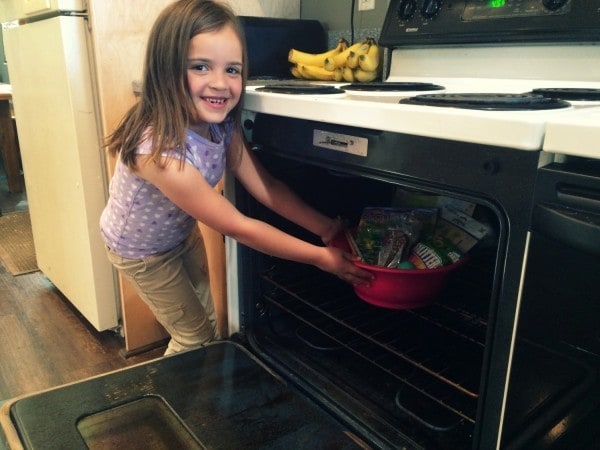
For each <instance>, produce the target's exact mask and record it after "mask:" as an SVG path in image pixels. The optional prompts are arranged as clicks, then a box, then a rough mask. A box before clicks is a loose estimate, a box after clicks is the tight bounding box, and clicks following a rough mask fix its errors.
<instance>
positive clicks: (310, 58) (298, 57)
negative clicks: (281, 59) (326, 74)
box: [288, 39, 348, 67]
mask: <svg viewBox="0 0 600 450" xmlns="http://www.w3.org/2000/svg"><path fill="white" fill-rule="evenodd" d="M346 48H348V41H346V40H345V39H340V40H339V41H338V43H337V45H336V46H335V47H334V48H332V49H331V50H327V51H326V52H323V53H307V52H303V51H301V50H297V49H295V48H292V49H291V50H290V51H289V53H288V61H289V62H291V63H293V64H304V65H308V66H317V67H323V65H324V64H325V59H326V58H330V57H333V56H334V55H337V54H339V53H341V52H343V51H344V50H345V49H346Z"/></svg>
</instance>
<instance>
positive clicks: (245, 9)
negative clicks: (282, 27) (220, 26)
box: [224, 0, 300, 19]
mask: <svg viewBox="0 0 600 450" xmlns="http://www.w3.org/2000/svg"><path fill="white" fill-rule="evenodd" d="M224 1H225V3H228V4H229V5H230V6H231V7H232V8H233V10H234V11H235V13H236V14H237V15H240V16H267V17H282V18H290V19H298V18H299V17H300V0H224Z"/></svg>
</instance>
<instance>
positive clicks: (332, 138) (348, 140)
mask: <svg viewBox="0 0 600 450" xmlns="http://www.w3.org/2000/svg"><path fill="white" fill-rule="evenodd" d="M313 145H314V146H315V147H322V148H328V149H329V150H336V151H338V152H344V153H350V154H352V155H358V156H367V147H368V145H369V140H368V139H367V138H362V137H358V136H350V135H348V134H339V133H331V132H330V131H323V130H314V132H313Z"/></svg>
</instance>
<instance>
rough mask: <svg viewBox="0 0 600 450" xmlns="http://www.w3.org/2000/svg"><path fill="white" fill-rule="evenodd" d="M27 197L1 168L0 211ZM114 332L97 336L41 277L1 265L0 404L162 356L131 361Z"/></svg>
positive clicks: (153, 353)
mask: <svg viewBox="0 0 600 450" xmlns="http://www.w3.org/2000/svg"><path fill="white" fill-rule="evenodd" d="M27 209H28V205H27V195H26V193H21V194H14V193H11V192H9V191H8V187H7V184H6V176H5V174H4V170H3V168H2V167H1V165H0V211H2V213H3V214H6V213H9V212H13V211H23V210H27ZM122 348H123V340H122V338H121V336H120V335H119V334H118V333H117V332H113V331H104V332H98V331H96V330H95V329H94V328H93V327H92V326H91V325H89V324H88V323H87V322H86V320H85V319H84V318H83V317H82V316H81V315H80V314H79V313H78V312H77V311H76V310H75V308H73V306H72V305H71V304H70V303H69V302H68V300H66V299H65V298H64V296H63V295H62V294H61V293H60V292H59V291H58V290H57V289H56V288H55V287H54V286H53V285H52V283H51V282H50V281H49V280H48V279H47V278H46V277H45V276H44V275H43V274H42V273H41V272H34V273H30V274H25V275H18V276H13V275H11V274H10V272H8V270H6V268H5V267H4V265H3V264H2V263H1V262H0V403H2V401H3V400H7V399H10V398H14V397H17V396H21V395H24V394H29V393H33V392H37V391H40V390H44V389H48V388H52V387H55V386H59V385H61V384H65V383H70V382H74V381H77V380H81V379H84V378H89V377H91V376H95V375H99V374H102V373H106V372H109V371H113V370H118V369H121V368H125V367H128V366H132V365H135V364H139V363H142V362H145V361H149V360H152V359H155V358H159V357H161V356H162V353H163V352H164V347H160V348H156V349H153V350H150V351H148V352H146V353H142V354H138V355H135V356H132V357H130V358H125V357H123V356H122V355H121V354H120V351H121V350H122Z"/></svg>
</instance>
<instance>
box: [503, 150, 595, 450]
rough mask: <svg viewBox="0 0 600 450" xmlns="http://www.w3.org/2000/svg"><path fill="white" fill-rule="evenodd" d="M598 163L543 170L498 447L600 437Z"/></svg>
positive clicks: (588, 441) (556, 445)
mask: <svg viewBox="0 0 600 450" xmlns="http://www.w3.org/2000/svg"><path fill="white" fill-rule="evenodd" d="M599 274H600V165H598V164H597V162H591V161H583V160H576V161H571V162H569V163H564V164H552V165H550V166H547V167H545V168H543V169H540V172H539V175H538V183H537V187H536V206H535V208H534V212H533V219H532V227H531V235H530V243H529V251H528V257H527V265H526V271H525V276H524V283H523V289H522V295H521V308H520V315H519V322H518V329H517V339H516V344H515V349H514V356H513V362H512V370H511V376H510V384H509V388H508V398H507V404H506V413H505V415H504V427H503V441H502V443H503V444H502V446H501V447H502V448H506V449H514V448H526V449H528V450H531V449H549V448H552V449H563V448H564V449H579V448H581V449H584V448H585V449H587V448H594V447H595V445H594V444H597V443H598V442H600V431H599V430H600V379H599V376H598V372H599V371H600V289H599V288H598V279H599V278H598V276H599Z"/></svg>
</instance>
